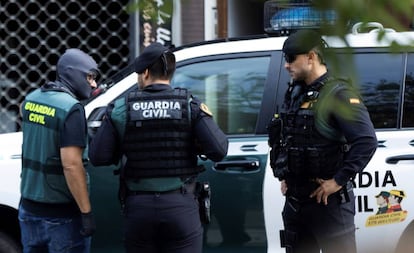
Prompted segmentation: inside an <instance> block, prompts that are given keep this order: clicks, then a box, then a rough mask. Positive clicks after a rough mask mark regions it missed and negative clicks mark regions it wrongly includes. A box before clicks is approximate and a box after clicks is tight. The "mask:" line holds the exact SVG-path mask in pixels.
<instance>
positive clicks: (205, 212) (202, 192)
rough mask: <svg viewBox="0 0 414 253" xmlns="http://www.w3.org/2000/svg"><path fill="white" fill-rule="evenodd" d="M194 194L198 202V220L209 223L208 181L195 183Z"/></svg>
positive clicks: (209, 193) (209, 194)
mask: <svg viewBox="0 0 414 253" xmlns="http://www.w3.org/2000/svg"><path fill="white" fill-rule="evenodd" d="M195 192H196V196H197V199H198V203H199V213H200V221H201V223H202V224H209V223H210V220H211V218H210V196H211V190H210V184H209V183H208V182H197V183H196V191H195Z"/></svg>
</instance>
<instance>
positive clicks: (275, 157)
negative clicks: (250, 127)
mask: <svg viewBox="0 0 414 253" xmlns="http://www.w3.org/2000/svg"><path fill="white" fill-rule="evenodd" d="M282 128H283V121H282V119H281V118H280V117H279V115H278V114H275V115H274V117H273V118H272V120H271V121H270V123H269V124H268V125H267V132H268V134H269V139H268V145H269V147H270V167H271V168H272V170H273V175H274V177H276V178H278V179H279V180H282V179H284V178H285V176H286V174H287V171H288V168H287V165H288V164H287V158H288V157H287V152H286V143H284V141H283V134H282Z"/></svg>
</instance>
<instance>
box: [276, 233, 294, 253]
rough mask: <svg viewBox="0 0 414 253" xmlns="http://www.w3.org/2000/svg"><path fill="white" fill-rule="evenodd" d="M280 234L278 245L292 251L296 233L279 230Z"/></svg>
mask: <svg viewBox="0 0 414 253" xmlns="http://www.w3.org/2000/svg"><path fill="white" fill-rule="evenodd" d="M279 235H280V247H281V248H286V252H287V253H289V252H292V249H293V245H295V241H296V233H295V232H292V231H287V230H279Z"/></svg>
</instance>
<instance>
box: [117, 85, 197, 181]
mask: <svg viewBox="0 0 414 253" xmlns="http://www.w3.org/2000/svg"><path fill="white" fill-rule="evenodd" d="M189 99H190V98H189V94H188V92H187V90H185V89H179V88H176V89H169V90H164V91H157V92H151V91H137V92H131V93H130V94H129V96H128V98H127V106H128V120H127V124H126V131H125V136H124V142H123V146H122V149H123V151H124V153H125V155H126V157H127V161H126V164H125V167H124V168H125V177H126V178H142V177H170V176H183V175H189V174H196V173H198V172H200V170H201V169H200V168H199V167H197V155H196V153H195V150H196V149H195V147H194V141H193V140H194V138H193V135H192V124H191V113H190V106H189Z"/></svg>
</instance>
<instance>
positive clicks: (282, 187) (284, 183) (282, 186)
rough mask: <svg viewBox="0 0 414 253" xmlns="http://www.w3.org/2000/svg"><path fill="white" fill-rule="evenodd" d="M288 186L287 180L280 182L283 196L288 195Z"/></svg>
mask: <svg viewBox="0 0 414 253" xmlns="http://www.w3.org/2000/svg"><path fill="white" fill-rule="evenodd" d="M287 189H288V187H287V184H286V181H285V180H282V181H280V191H281V192H282V194H283V196H284V195H286V192H287Z"/></svg>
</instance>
